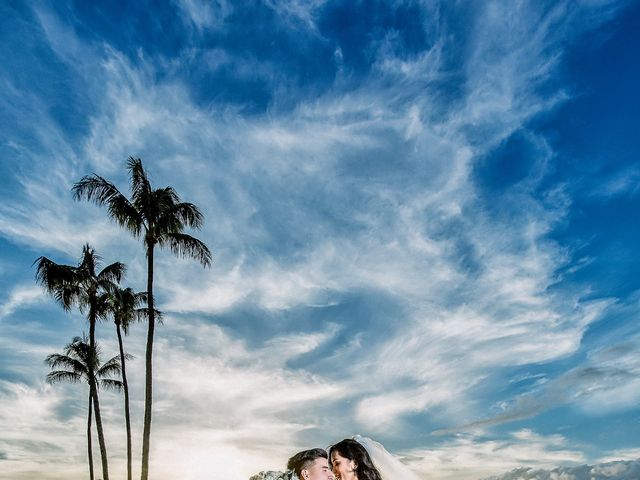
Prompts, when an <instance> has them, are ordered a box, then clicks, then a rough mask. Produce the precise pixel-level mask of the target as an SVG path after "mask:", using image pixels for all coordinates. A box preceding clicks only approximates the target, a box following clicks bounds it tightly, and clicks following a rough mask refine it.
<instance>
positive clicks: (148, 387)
mask: <svg viewBox="0 0 640 480" xmlns="http://www.w3.org/2000/svg"><path fill="white" fill-rule="evenodd" d="M147 306H148V308H149V310H148V312H147V316H148V319H149V330H148V332H147V351H146V359H145V368H146V375H145V390H144V430H143V432H142V476H141V480H148V479H149V441H150V437H151V404H152V402H153V392H152V390H153V379H152V373H153V365H152V358H153V332H154V330H155V307H154V306H153V244H150V245H148V247H147Z"/></svg>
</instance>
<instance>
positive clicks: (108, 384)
mask: <svg viewBox="0 0 640 480" xmlns="http://www.w3.org/2000/svg"><path fill="white" fill-rule="evenodd" d="M99 384H100V386H101V387H102V388H104V389H106V390H115V391H117V392H120V391H122V389H123V387H124V384H123V383H122V382H121V381H120V380H115V379H113V378H103V379H102V380H100V382H99Z"/></svg>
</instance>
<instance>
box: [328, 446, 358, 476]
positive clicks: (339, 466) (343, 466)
mask: <svg viewBox="0 0 640 480" xmlns="http://www.w3.org/2000/svg"><path fill="white" fill-rule="evenodd" d="M331 467H332V468H333V474H334V475H335V476H336V480H354V479H357V478H358V477H357V475H356V463H355V462H354V461H353V460H349V459H348V458H345V457H343V456H342V455H340V454H339V453H338V452H337V451H336V450H334V451H333V452H331Z"/></svg>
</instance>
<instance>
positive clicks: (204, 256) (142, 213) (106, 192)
mask: <svg viewBox="0 0 640 480" xmlns="http://www.w3.org/2000/svg"><path fill="white" fill-rule="evenodd" d="M127 170H128V171H129V177H130V187H131V199H128V198H127V197H126V196H125V195H123V194H122V193H121V192H120V190H118V189H117V188H116V186H115V185H114V184H112V183H111V182H109V181H107V180H106V179H104V178H102V177H100V176H99V175H96V174H92V175H87V176H85V177H83V178H82V179H81V180H80V181H79V182H77V183H76V184H75V185H74V186H73V189H72V190H73V193H74V198H75V199H76V200H81V199H86V200H89V201H92V202H94V203H95V204H97V205H100V206H106V207H107V211H108V212H109V216H110V217H111V218H112V219H113V220H115V221H116V222H117V223H118V224H120V225H121V226H122V227H124V228H126V229H127V230H129V232H131V233H132V234H133V236H134V237H137V238H140V237H141V238H142V239H143V244H144V247H145V251H146V256H147V312H148V313H147V318H148V330H147V346H146V353H145V395H144V429H143V433H142V474H141V480H148V478H149V444H150V437H151V411H152V403H153V362H152V360H153V336H154V331H155V307H154V297H153V265H154V261H153V260H154V253H155V247H156V246H159V247H169V248H170V249H171V251H172V252H173V253H174V254H176V255H179V256H183V257H192V258H194V259H196V260H198V261H199V262H200V263H201V264H202V265H203V266H208V265H210V264H211V252H210V251H209V249H208V248H207V246H206V245H205V244H204V243H203V242H201V241H200V240H198V239H196V238H194V237H192V236H190V235H187V234H185V233H183V232H184V229H185V227H191V228H195V229H199V228H200V227H201V226H202V221H203V217H202V213H201V212H200V210H199V209H198V207H196V206H195V205H194V204H192V203H187V202H181V201H180V197H179V196H178V194H177V192H176V191H175V190H174V189H173V187H164V188H155V189H154V188H152V186H151V182H150V181H149V178H148V176H147V172H146V171H145V169H144V168H143V166H142V160H140V159H139V158H133V157H129V158H128V160H127Z"/></svg>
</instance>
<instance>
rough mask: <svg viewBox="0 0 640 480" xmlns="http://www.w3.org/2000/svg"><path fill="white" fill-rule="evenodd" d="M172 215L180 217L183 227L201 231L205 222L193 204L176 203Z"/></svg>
mask: <svg viewBox="0 0 640 480" xmlns="http://www.w3.org/2000/svg"><path fill="white" fill-rule="evenodd" d="M172 214H173V215H175V216H176V217H178V218H179V219H180V222H181V223H182V224H183V225H186V226H188V227H191V228H195V229H200V228H201V227H202V224H203V222H204V216H203V215H202V212H201V211H200V209H199V208H198V207H196V206H195V205H194V204H193V203H188V202H180V203H176V204H175V206H174V208H173V212H172Z"/></svg>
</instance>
